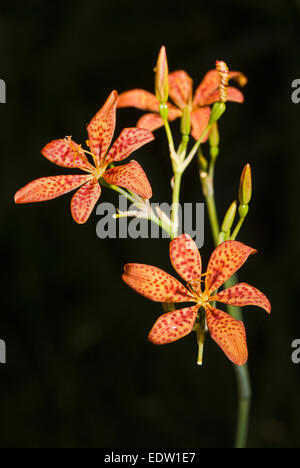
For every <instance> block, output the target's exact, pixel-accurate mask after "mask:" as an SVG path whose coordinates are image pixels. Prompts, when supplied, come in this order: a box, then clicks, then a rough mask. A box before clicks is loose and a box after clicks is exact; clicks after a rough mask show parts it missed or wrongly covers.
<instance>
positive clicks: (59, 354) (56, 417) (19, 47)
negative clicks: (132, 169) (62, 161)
mask: <svg viewBox="0 0 300 468" xmlns="http://www.w3.org/2000/svg"><path fill="white" fill-rule="evenodd" d="M0 11H1V13H0V57H1V68H0V70H1V73H0V78H1V79H4V80H5V81H6V84H7V104H2V105H1V106H0V119H1V161H2V162H1V169H2V171H1V172H2V177H1V206H2V216H1V243H0V248H1V259H2V280H1V296H2V308H1V318H0V338H2V339H4V340H5V341H6V344H7V364H6V365H1V367H0V373H1V377H0V379H1V390H0V417H1V424H0V446H1V447H107V448H110V447H143V448H148V447H156V448H161V447H166V446H168V447H172V448H177V447H178V448H179V447H200V448H201V447H230V446H231V445H232V443H233V436H234V431H235V420H236V398H237V395H236V384H235V376H234V372H233V368H232V365H231V363H230V362H229V361H228V360H227V359H226V357H225V356H224V354H223V353H222V352H221V351H220V350H219V348H218V347H217V346H216V345H215V343H214V342H213V341H212V340H211V339H208V340H207V343H206V348H205V362H204V365H203V367H202V368H199V367H198V366H197V365H196V356H197V346H196V340H195V336H194V335H193V334H191V335H190V336H188V337H186V338H185V339H183V340H180V341H178V342H176V343H174V344H172V345H169V346H165V347H155V346H153V345H151V344H150V343H149V342H148V341H147V333H148V331H149V329H150V328H151V326H152V324H153V323H154V321H155V319H156V318H157V317H158V315H159V314H160V313H161V309H160V306H159V305H158V304H156V305H155V304H153V303H151V302H150V301H147V300H146V299H144V298H143V297H141V296H139V295H137V294H135V293H134V292H133V291H132V290H130V289H129V288H128V287H127V286H126V285H124V284H123V283H122V281H121V273H122V267H123V264H124V263H126V262H128V261H131V262H132V261H133V262H134V261H136V262H143V263H151V264H154V265H157V266H160V267H162V268H164V269H167V271H169V272H172V269H171V267H170V263H169V258H168V240H136V241H134V240H100V239H98V238H97V236H96V224H97V221H98V220H99V217H97V216H96V214H95V212H94V213H93V215H92V216H91V218H90V220H89V222H88V223H86V224H85V225H83V226H78V225H76V224H75V223H74V221H73V220H72V218H71V214H70V209H69V203H70V198H71V197H70V195H66V196H64V197H61V198H58V199H57V200H54V201H51V202H47V203H40V204H35V205H34V204H33V205H24V206H16V205H14V202H13V195H14V193H15V191H17V190H18V189H19V188H20V187H21V186H23V185H25V184H26V183H27V182H29V181H30V180H32V179H35V178H38V177H42V176H46V175H56V174H60V173H65V172H66V173H67V172H68V171H64V170H63V169H61V168H58V167H56V166H54V165H53V164H51V163H49V162H48V161H47V160H46V159H45V158H43V157H42V156H41V154H40V150H41V148H42V147H43V146H44V145H45V144H46V143H48V142H49V141H50V140H52V139H55V138H60V137H63V136H65V135H73V137H74V139H75V140H76V141H85V139H86V132H85V125H86V123H88V122H89V120H90V118H91V117H92V116H93V115H94V114H95V112H96V111H97V110H98V109H99V108H100V107H101V106H102V104H103V103H104V101H105V99H106V97H107V96H108V94H109V93H110V91H111V90H112V89H117V90H118V91H119V92H122V91H125V90H127V89H131V88H135V87H140V88H144V89H148V90H149V91H153V78H154V77H153V67H154V64H155V61H156V57H157V53H158V51H159V48H160V46H161V45H162V44H165V45H166V47H167V52H168V59H169V67H170V70H176V69H185V70H187V71H188V73H189V74H190V75H191V76H192V77H193V78H194V84H195V85H198V83H199V82H200V80H201V78H202V77H203V75H204V73H205V72H206V71H208V70H209V69H211V68H213V67H214V64H215V60H216V59H223V60H226V61H227V62H228V64H229V65H230V67H231V69H236V70H241V71H243V72H244V73H245V74H246V75H247V76H248V78H249V84H248V85H247V87H246V88H245V90H244V92H245V96H246V101H245V104H244V105H242V106H241V105H235V104H231V105H228V112H227V113H226V115H225V116H224V118H223V119H222V122H221V124H220V130H221V153H220V158H219V161H218V166H217V174H216V187H217V203H218V208H219V210H220V213H221V214H224V212H225V210H226V208H227V206H228V205H229V203H231V202H232V201H233V199H234V198H236V196H237V189H238V183H239V177H240V173H241V170H242V167H243V165H244V164H245V163H247V162H250V163H251V165H252V170H253V177H254V196H253V200H252V202H251V210H250V213H249V216H248V218H247V222H246V224H245V227H244V228H243V230H242V232H241V234H240V236H239V240H241V241H243V242H245V243H248V244H249V245H251V246H253V247H255V248H257V249H258V250H259V254H258V255H256V256H255V257H253V258H251V259H250V260H249V261H248V262H247V264H246V265H245V267H244V268H243V269H242V270H241V273H240V279H241V280H243V281H247V282H248V283H250V284H253V285H255V286H257V287H258V288H259V289H261V290H262V291H264V292H265V293H266V294H267V295H268V296H269V297H270V299H271V302H272V305H273V313H272V315H271V317H268V316H267V315H266V314H265V313H263V312H262V311H261V310H260V309H257V308H245V322H246V328H247V334H248V345H249V352H250V359H249V366H250V372H251V377H252V385H253V406H252V413H251V425H250V434H249V446H250V447H299V446H300V443H299V442H300V441H299V432H300V431H299V430H300V405H299V395H300V365H299V366H298V367H297V366H296V365H294V364H292V362H291V352H292V349H291V343H292V340H293V339H295V338H300V313H299V310H298V306H297V302H296V298H297V294H298V291H299V234H300V231H299V160H300V150H299V122H300V107H299V106H297V105H295V104H292V102H291V83H292V81H293V80H294V79H296V78H300V66H299V65H300V51H299V47H298V45H299V43H300V40H299V39H300V37H299V36H300V33H299V27H300V2H299V1H297V0H294V1H288V0H282V1H276V0H259V1H258V0H243V2H241V1H237V0H236V1H235V0H227V1H226V2H224V1H211V2H203V1H198V2H196V3H193V2H174V1H170V0H165V1H164V2H162V1H160V2H155V1H153V2H138V1H121V0H119V1H118V0H114V1H112V0H101V1H96V0H85V1H84V2H83V1H77V0H72V1H68V0H66V1H64V2H58V1H52V2H46V1H34V0H29V1H27V2H21V1H18V2H17V1H10V2H9V3H6V5H5V4H4V2H2V5H1V7H0ZM141 115H142V114H141V112H139V111H138V110H134V109H122V110H120V111H118V116H117V117H118V122H117V132H116V135H117V134H118V132H119V131H120V130H121V129H122V128H123V127H125V126H133V125H134V124H135V123H136V121H137V119H138V118H139V117H140V116H141ZM173 128H174V129H176V130H175V134H176V131H177V130H178V122H176V123H174V127H173ZM177 135H178V133H177ZM135 157H136V158H138V160H139V162H141V164H142V165H143V167H144V168H145V171H146V173H147V174H148V176H149V179H150V181H151V183H152V186H153V189H154V196H153V201H155V202H162V201H169V200H170V189H169V180H170V178H171V170H170V162H169V159H168V153H167V145H166V142H165V139H164V134H163V131H158V132H156V141H155V142H154V143H151V144H149V145H148V146H146V147H145V148H142V149H141V150H140V151H139V152H138V153H136V155H135ZM112 200H115V201H117V198H116V197H115V196H114V195H113V194H112V193H111V192H110V191H108V190H107V189H104V190H103V193H102V201H112ZM182 200H183V201H186V202H199V201H203V199H202V194H201V190H200V186H199V182H198V173H197V165H196V164H194V165H192V166H191V167H190V168H189V170H188V171H187V172H186V174H185V176H184V180H183V189H182ZM211 249H212V243H211V240H210V233H209V226H208V222H207V219H206V240H205V246H204V248H203V251H202V252H203V257H204V259H205V262H206V261H207V260H208V257H209V254H210V253H211Z"/></svg>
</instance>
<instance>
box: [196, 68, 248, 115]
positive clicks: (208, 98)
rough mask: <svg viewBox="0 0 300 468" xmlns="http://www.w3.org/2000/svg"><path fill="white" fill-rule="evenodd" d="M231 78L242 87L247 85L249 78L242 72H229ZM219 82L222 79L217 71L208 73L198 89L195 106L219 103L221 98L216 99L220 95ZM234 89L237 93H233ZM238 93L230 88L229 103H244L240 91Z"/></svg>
mask: <svg viewBox="0 0 300 468" xmlns="http://www.w3.org/2000/svg"><path fill="white" fill-rule="evenodd" d="M229 78H230V79H234V80H236V81H237V82H238V83H239V85H240V86H244V85H245V84H246V83H247V78H246V77H245V75H243V74H242V73H240V72H236V71H232V72H229ZM219 82H220V78H219V75H218V72H217V70H210V71H209V72H208V73H206V75H205V77H204V79H203V80H202V82H201V83H200V85H199V86H198V88H197V89H196V92H195V97H194V102H193V104H194V106H208V105H210V104H212V103H214V102H217V101H218V100H219V97H218V98H217V99H216V97H217V96H218V94H219V90H218V88H219ZM233 89H234V90H235V91H232V90H233ZM236 91H238V90H236V89H235V88H230V87H229V89H228V101H234V102H243V100H241V99H244V98H242V96H243V95H242V93H241V92H240V91H238V92H237V93H236ZM212 95H214V100H212Z"/></svg>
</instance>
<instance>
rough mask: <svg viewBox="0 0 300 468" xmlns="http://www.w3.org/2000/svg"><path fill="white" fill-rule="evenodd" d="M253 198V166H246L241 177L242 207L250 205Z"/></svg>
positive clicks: (240, 198) (240, 196) (240, 194)
mask: <svg viewBox="0 0 300 468" xmlns="http://www.w3.org/2000/svg"><path fill="white" fill-rule="evenodd" d="M251 196H252V175H251V166H250V164H246V166H245V167H244V169H243V172H242V175H241V182H240V189H239V202H240V204H241V205H248V203H249V202H250V200H251Z"/></svg>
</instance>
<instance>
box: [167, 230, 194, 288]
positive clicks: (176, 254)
mask: <svg viewBox="0 0 300 468" xmlns="http://www.w3.org/2000/svg"><path fill="white" fill-rule="evenodd" d="M170 258H171V262H172V265H173V267H174V269H175V270H176V271H177V273H178V274H179V276H181V278H182V279H184V280H185V281H186V282H187V283H188V282H189V281H192V280H193V279H198V280H200V278H201V270H202V262H201V256H200V253H199V250H198V247H197V245H196V244H195V242H194V241H193V239H192V238H191V237H190V236H189V235H188V234H182V235H181V236H179V237H177V238H176V239H174V240H172V242H171V244H170Z"/></svg>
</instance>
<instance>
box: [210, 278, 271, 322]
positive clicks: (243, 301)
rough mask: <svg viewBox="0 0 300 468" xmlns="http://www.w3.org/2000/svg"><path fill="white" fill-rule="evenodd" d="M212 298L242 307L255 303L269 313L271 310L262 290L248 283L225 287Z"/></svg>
mask: <svg viewBox="0 0 300 468" xmlns="http://www.w3.org/2000/svg"><path fill="white" fill-rule="evenodd" d="M211 300H212V301H219V302H223V303H224V304H230V305H233V306H240V307H242V306H247V305H254V306H258V307H261V308H262V309H264V310H265V311H267V312H268V314H269V313H270V312H271V304H270V301H269V299H268V298H267V297H266V296H265V295H264V294H263V293H262V292H261V291H259V290H258V289H256V288H254V287H253V286H250V285H249V284H246V283H239V284H236V285H235V286H232V287H231V288H228V289H225V290H224V291H221V292H220V293H218V294H216V295H215V296H213V297H212V298H211Z"/></svg>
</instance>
